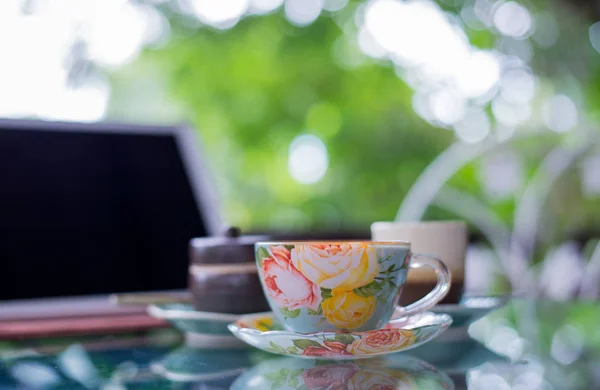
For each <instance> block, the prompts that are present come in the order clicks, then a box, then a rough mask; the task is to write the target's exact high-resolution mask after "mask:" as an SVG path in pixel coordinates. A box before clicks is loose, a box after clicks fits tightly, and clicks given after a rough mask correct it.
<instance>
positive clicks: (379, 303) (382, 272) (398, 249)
mask: <svg viewBox="0 0 600 390" xmlns="http://www.w3.org/2000/svg"><path fill="white" fill-rule="evenodd" d="M255 252H256V261H257V266H258V273H259V279H260V282H261V285H262V288H263V290H264V293H265V296H266V297H267V302H268V303H269V306H270V307H271V309H272V311H273V313H274V314H275V316H276V317H277V318H278V319H279V321H280V322H281V323H282V324H283V325H284V326H285V327H286V328H287V329H289V330H291V331H295V332H301V333H313V332H321V331H340V330H341V331H350V330H351V331H367V330H374V329H380V328H382V327H384V326H385V325H386V324H387V323H388V322H389V320H390V319H391V318H399V317H403V316H409V315H414V314H418V313H421V312H423V311H426V310H428V309H429V308H431V307H433V306H434V305H435V304H437V303H438V302H439V301H440V300H442V299H443V298H444V297H445V296H446V294H447V293H448V291H449V289H450V273H449V271H448V269H447V268H446V266H445V265H444V263H443V262H442V261H441V260H439V259H437V258H435V257H432V256H428V255H422V254H414V253H412V252H411V249H410V243H408V242H402V241H374V242H372V241H355V242H339V241H338V242H334V241H331V242H330V241H320V242H307V241H302V242H299V241H296V242H258V243H256V244H255ZM421 267H431V268H433V270H434V271H435V273H436V275H437V283H436V284H435V286H434V288H433V289H432V290H431V291H430V292H429V293H428V294H427V295H426V296H425V297H423V298H422V299H420V300H419V301H417V302H414V303H412V304H411V305H408V306H407V307H400V306H398V302H399V299H400V296H401V294H402V290H403V287H404V285H405V282H406V275H407V273H408V269H409V268H411V269H413V268H421Z"/></svg>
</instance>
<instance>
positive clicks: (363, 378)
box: [347, 368, 418, 390]
mask: <svg viewBox="0 0 600 390" xmlns="http://www.w3.org/2000/svg"><path fill="white" fill-rule="evenodd" d="M347 386H348V390H375V389H376V390H379V389H385V390H388V389H389V390H393V389H402V390H409V389H417V388H418V387H417V382H416V381H415V379H414V377H413V376H412V375H411V374H409V373H407V372H404V371H401V370H394V369H368V368H367V369H365V368H361V370H360V371H358V372H357V373H356V374H354V375H353V376H352V377H351V378H350V380H349V381H348V385H347Z"/></svg>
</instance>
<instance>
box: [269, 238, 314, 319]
mask: <svg viewBox="0 0 600 390" xmlns="http://www.w3.org/2000/svg"><path fill="white" fill-rule="evenodd" d="M262 272H263V276H264V282H265V286H266V288H267V292H268V294H269V296H270V297H271V298H273V301H275V303H277V305H279V306H280V307H287V308H288V309H290V310H295V309H298V308H301V307H307V308H309V309H312V310H317V309H318V307H319V303H320V302H321V289H320V288H319V286H317V285H316V284H314V283H313V282H311V281H310V280H308V279H307V278H306V277H305V276H304V275H303V274H302V273H301V272H300V271H298V269H296V267H294V265H293V264H292V262H291V261H290V251H289V250H288V249H287V248H286V247H284V246H282V245H279V246H273V247H271V256H269V257H267V258H264V259H263V261H262Z"/></svg>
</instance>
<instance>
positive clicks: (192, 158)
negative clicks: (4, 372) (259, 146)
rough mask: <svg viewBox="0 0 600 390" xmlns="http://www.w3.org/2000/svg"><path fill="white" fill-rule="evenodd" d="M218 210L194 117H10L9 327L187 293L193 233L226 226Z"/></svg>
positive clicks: (2, 239)
mask: <svg viewBox="0 0 600 390" xmlns="http://www.w3.org/2000/svg"><path fill="white" fill-rule="evenodd" d="M218 210H219V205H218V202H217V198H216V194H215V191H214V185H213V183H212V180H211V177H210V172H209V171H208V169H207V167H206V164H205V162H204V161H203V156H202V152H201V147H200V144H199V140H198V139H197V138H196V137H195V135H194V131H193V130H192V129H191V128H189V127H187V126H146V125H130V124H117V123H72V122H68V123H63V122H44V121H30V120H0V330H1V329H2V328H6V324H7V323H9V322H11V321H12V322H14V321H29V320H36V319H48V318H62V319H64V318H68V317H81V316H87V317H89V316H102V315H117V314H124V313H129V314H133V313H140V312H141V311H143V310H145V309H144V308H143V307H137V306H132V307H127V306H125V307H122V306H117V305H115V304H114V302H112V301H111V299H110V297H111V295H112V294H115V293H119V294H130V293H135V294H138V293H145V294H152V293H156V292H161V293H162V292H169V293H173V294H179V293H181V294H185V292H184V290H185V288H186V285H187V268H188V243H189V240H190V239H192V238H194V237H205V236H210V235H214V234H216V233H218V232H219V230H220V228H221V220H220V216H219V214H218ZM2 321H4V326H3V325H2ZM0 333H1V332H0Z"/></svg>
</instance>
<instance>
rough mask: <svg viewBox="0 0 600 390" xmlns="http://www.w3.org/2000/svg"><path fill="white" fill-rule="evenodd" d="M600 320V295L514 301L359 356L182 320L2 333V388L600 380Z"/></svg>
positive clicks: (378, 388)
mask: <svg viewBox="0 0 600 390" xmlns="http://www.w3.org/2000/svg"><path fill="white" fill-rule="evenodd" d="M598 321H600V308H599V307H598V305H597V304H596V303H593V302H590V303H568V304H567V303H553V302H539V301H525V300H521V301H514V302H511V303H510V304H509V305H507V306H505V307H504V308H502V309H499V310H497V311H495V312H493V313H491V314H489V315H487V316H486V317H484V318H482V319H480V320H478V321H477V322H475V323H473V324H472V325H470V326H469V327H468V336H467V337H466V338H460V337H458V338H456V339H455V340H454V341H453V342H446V343H445V344H442V343H438V344H436V343H435V342H432V343H431V345H430V346H429V348H428V349H421V350H420V349H416V350H414V351H407V352H403V353H395V354H391V355H387V356H384V357H380V358H373V359H360V360H353V361H327V360H313V359H300V358H295V357H284V356H279V355H275V354H270V353H267V352H263V351H260V350H257V349H254V348H251V347H247V348H246V347H238V348H233V349H232V348H228V349H220V348H214V347H213V348H199V347H197V346H191V345H188V344H186V342H185V341H184V338H183V337H182V336H181V334H180V333H178V332H177V331H176V330H174V329H167V330H157V331H151V332H145V333H138V334H120V335H116V334H105V335H99V336H93V337H91V336H90V337H79V338H74V339H65V338H61V339H59V338H48V339H39V340H29V341H20V342H12V341H0V390H8V389H23V388H25V389H27V388H32V389H33V388H52V389H106V390H108V389H110V390H113V389H188V388H189V389H234V390H238V389H267V390H269V389H280V390H288V389H329V390H334V389H361V390H362V389H366V390H390V389H470V390H473V389H475V390H478V389H501V390H509V389H512V390H525V389H528V390H530V389H540V390H542V389H543V390H548V389H561V390H562V389H598V388H600V333H598V332H597V325H596V324H597V323H598ZM447 332H452V328H451V329H450V330H449V331H447ZM448 340H450V339H448V338H447V339H446V341H448Z"/></svg>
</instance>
